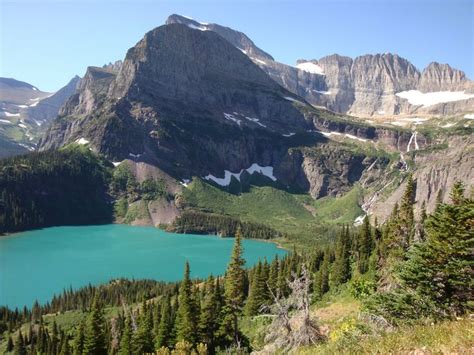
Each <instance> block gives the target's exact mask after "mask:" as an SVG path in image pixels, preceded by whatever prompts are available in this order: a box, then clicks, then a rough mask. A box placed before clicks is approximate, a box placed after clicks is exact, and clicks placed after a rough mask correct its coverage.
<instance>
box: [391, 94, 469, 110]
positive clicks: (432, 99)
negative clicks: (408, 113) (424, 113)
mask: <svg viewBox="0 0 474 355" xmlns="http://www.w3.org/2000/svg"><path fill="white" fill-rule="evenodd" d="M395 95H396V96H398V97H401V98H402V99H406V100H408V102H409V103H410V104H412V105H416V106H423V107H428V106H433V105H436V104H440V103H444V102H452V101H460V100H467V99H470V98H472V97H474V94H466V92H465V91H436V92H421V91H419V90H408V91H402V92H398V93H396V94H395Z"/></svg>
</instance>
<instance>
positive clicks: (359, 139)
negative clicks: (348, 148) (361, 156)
mask: <svg viewBox="0 0 474 355" xmlns="http://www.w3.org/2000/svg"><path fill="white" fill-rule="evenodd" d="M321 134H322V135H324V136H326V137H331V136H342V135H343V136H344V137H346V138H350V139H356V140H358V141H361V142H367V139H364V138H360V137H357V136H354V135H352V134H349V133H345V134H342V133H340V132H321Z"/></svg>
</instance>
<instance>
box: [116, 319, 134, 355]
mask: <svg viewBox="0 0 474 355" xmlns="http://www.w3.org/2000/svg"><path fill="white" fill-rule="evenodd" d="M124 323H125V324H124V327H123V331H122V336H121V338H120V348H119V354H120V355H132V354H133V349H132V334H133V332H132V320H131V319H130V317H128V316H127V317H126V318H125V322H124Z"/></svg>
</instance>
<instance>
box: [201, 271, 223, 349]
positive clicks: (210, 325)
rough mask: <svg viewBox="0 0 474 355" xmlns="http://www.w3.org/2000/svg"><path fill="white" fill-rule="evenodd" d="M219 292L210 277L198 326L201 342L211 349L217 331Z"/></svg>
mask: <svg viewBox="0 0 474 355" xmlns="http://www.w3.org/2000/svg"><path fill="white" fill-rule="evenodd" d="M218 292H219V291H218V290H217V291H216V287H215V285H214V278H213V277H212V276H210V277H209V279H208V280H207V282H206V293H205V296H204V301H203V305H202V309H201V315H200V319H199V325H198V329H199V341H200V342H202V343H205V344H208V346H209V349H213V347H214V338H215V332H216V330H217V320H218V318H217V316H218V304H217V303H218Z"/></svg>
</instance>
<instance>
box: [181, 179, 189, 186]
mask: <svg viewBox="0 0 474 355" xmlns="http://www.w3.org/2000/svg"><path fill="white" fill-rule="evenodd" d="M179 183H180V184H181V185H183V186H184V187H188V185H189V184H190V183H191V180H190V179H183V181H180V182H179Z"/></svg>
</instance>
